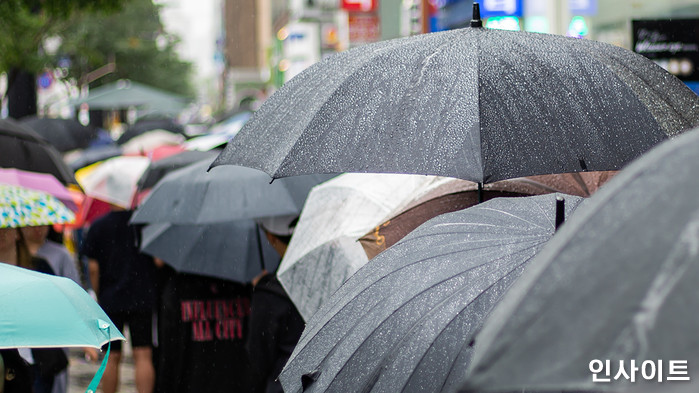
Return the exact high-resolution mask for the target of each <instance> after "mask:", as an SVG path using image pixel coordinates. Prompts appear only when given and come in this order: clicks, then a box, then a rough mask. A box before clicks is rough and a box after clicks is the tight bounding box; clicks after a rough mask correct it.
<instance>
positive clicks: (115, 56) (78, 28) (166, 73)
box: [59, 0, 193, 97]
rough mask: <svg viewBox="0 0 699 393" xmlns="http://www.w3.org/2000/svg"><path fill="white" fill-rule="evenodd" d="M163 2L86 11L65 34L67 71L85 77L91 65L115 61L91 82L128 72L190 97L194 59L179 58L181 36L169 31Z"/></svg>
mask: <svg viewBox="0 0 699 393" xmlns="http://www.w3.org/2000/svg"><path fill="white" fill-rule="evenodd" d="M159 8H160V6H158V5H155V4H153V2H152V1H151V0H127V1H126V2H125V3H124V6H123V7H122V9H121V10H120V11H119V12H116V13H111V14H103V15H97V16H96V15H90V14H83V15H81V16H80V17H79V18H78V19H77V20H75V21H74V23H73V24H72V25H71V26H70V27H69V28H67V29H66V30H64V31H63V33H62V34H61V36H62V44H61V48H60V50H59V57H67V58H69V59H70V67H69V69H68V77H72V78H75V80H77V81H79V83H84V82H86V76H87V75H88V74H89V73H90V72H91V71H94V70H96V69H99V67H102V66H105V65H106V64H110V63H113V64H114V65H115V70H114V71H113V72H111V73H109V74H106V75H104V76H103V77H101V78H99V79H96V80H95V81H94V82H92V83H91V84H90V86H91V87H97V86H100V85H102V84H105V83H109V82H113V81H115V80H117V79H122V78H125V79H131V80H134V81H136V82H141V83H143V84H146V85H150V86H153V87H157V88H160V89H163V90H167V91H170V92H173V93H177V94H180V95H183V96H187V97H191V96H192V95H193V89H192V85H191V82H190V75H191V70H192V65H191V64H190V63H188V62H184V61H182V60H180V59H179V57H178V55H177V53H176V51H175V45H176V44H177V42H178V38H177V37H176V36H173V35H170V34H168V33H166V32H165V30H164V28H163V24H162V22H161V21H160V14H159Z"/></svg>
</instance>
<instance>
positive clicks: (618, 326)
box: [468, 129, 699, 392]
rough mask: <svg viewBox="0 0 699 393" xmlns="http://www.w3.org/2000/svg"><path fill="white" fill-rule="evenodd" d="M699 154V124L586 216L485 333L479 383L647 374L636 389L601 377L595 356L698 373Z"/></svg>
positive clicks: (551, 382) (575, 381)
mask: <svg viewBox="0 0 699 393" xmlns="http://www.w3.org/2000/svg"><path fill="white" fill-rule="evenodd" d="M697 152H699V129H696V130H693V131H691V132H689V133H687V134H685V135H683V136H680V137H678V138H676V139H675V140H673V141H670V142H666V143H664V144H663V145H661V146H659V147H658V148H657V149H654V150H653V151H651V152H649V153H648V154H647V155H645V156H644V157H642V158H640V159H638V160H637V161H636V162H635V163H633V164H632V165H630V166H629V167H628V168H626V169H625V170H623V171H621V172H620V173H619V174H618V175H617V176H616V177H615V178H613V179H612V180H611V181H610V182H609V183H607V184H606V185H605V186H604V187H603V188H601V189H600V191H599V192H598V193H597V194H595V195H593V196H592V197H591V198H590V199H589V201H586V205H585V206H584V207H581V208H580V209H578V211H576V213H575V215H574V216H573V217H572V218H571V219H570V221H569V222H568V223H566V225H564V226H563V228H562V229H561V230H560V231H559V232H558V233H557V234H556V236H554V238H553V239H551V241H550V242H549V243H548V244H547V246H546V248H545V249H544V250H542V252H541V253H540V254H539V255H538V256H537V258H536V259H535V260H533V261H532V263H531V264H530V267H529V268H528V269H527V271H526V272H525V274H524V275H523V276H522V277H521V279H520V280H518V282H517V284H516V285H515V286H513V287H512V290H511V291H509V292H508V293H507V295H506V296H505V297H504V298H503V301H502V303H501V304H500V305H499V306H498V308H496V310H495V311H494V312H493V313H492V315H491V317H490V318H489V319H488V321H487V322H486V323H485V325H484V327H483V330H482V332H481V333H480V334H479V335H478V336H477V337H476V348H475V354H474V360H473V364H472V368H471V370H470V374H471V375H470V377H469V385H468V390H470V391H478V392H481V391H485V390H495V391H511V390H517V391H519V390H521V389H539V388H553V389H593V390H594V389H600V390H601V389H605V390H610V389H616V390H624V389H626V388H631V387H633V388H634V389H635V388H636V387H637V386H638V385H639V384H640V383H641V381H644V380H645V379H644V378H641V376H640V371H639V374H638V377H637V380H636V383H635V384H628V385H626V386H625V385H624V383H625V382H626V383H628V381H626V380H625V379H624V377H621V378H620V379H618V380H614V379H612V380H611V382H610V383H594V382H593V381H592V373H591V371H590V362H591V361H593V360H595V359H598V360H601V361H603V362H605V361H606V360H610V361H611V369H607V371H608V372H610V373H611V376H612V377H614V376H615V374H616V373H618V370H619V362H624V363H625V367H626V371H627V372H629V371H630V367H631V363H630V362H631V360H633V361H634V362H635V363H636V364H637V365H638V366H641V365H642V364H643V362H645V361H648V360H650V361H654V362H656V367H657V361H658V360H662V361H663V362H664V364H663V370H664V371H663V374H664V376H663V378H665V377H667V375H668V372H669V371H670V370H669V364H668V363H667V362H668V361H669V360H685V361H688V364H689V374H690V377H691V378H692V380H694V379H695V378H696V376H697V374H696V367H697V365H699V335H698V334H697V331H699V313H697V312H696V310H698V309H699V291H697V283H698V282H699V198H698V196H699V175H698V174H699V159H697V158H698V157H699V156H698V155H697V154H698V153H697ZM646 367H648V368H650V366H649V365H648V366H646ZM594 368H595V369H597V368H598V367H597V366H596V365H595V367H594ZM605 368H606V366H605ZM646 371H647V374H648V373H649V372H650V371H648V370H646ZM680 376H681V375H680ZM599 377H601V378H605V375H604V372H603V373H600V374H599ZM665 385H668V384H667V383H665ZM669 385H670V386H672V385H673V383H672V381H670V383H669ZM659 387H662V385H654V390H655V391H657V388H659Z"/></svg>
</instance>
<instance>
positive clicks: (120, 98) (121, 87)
mask: <svg viewBox="0 0 699 393" xmlns="http://www.w3.org/2000/svg"><path fill="white" fill-rule="evenodd" d="M81 104H88V105H89V106H90V109H106V110H110V109H127V108H129V107H138V108H141V109H145V110H151V111H154V112H161V113H166V114H167V113H171V114H176V113H178V112H179V111H181V110H182V109H183V108H184V107H185V104H186V103H185V100H184V98H183V97H180V96H178V95H177V94H174V93H170V92H167V91H164V90H160V89H156V88H154V87H150V86H146V85H143V84H141V83H137V82H134V81H131V80H128V79H120V80H118V81H116V82H113V83H109V84H106V85H103V86H100V87H97V88H94V89H92V90H90V93H89V95H88V96H87V97H85V98H82V99H79V100H76V101H74V102H73V105H74V106H80V105H81Z"/></svg>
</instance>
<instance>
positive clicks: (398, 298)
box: [279, 194, 582, 393]
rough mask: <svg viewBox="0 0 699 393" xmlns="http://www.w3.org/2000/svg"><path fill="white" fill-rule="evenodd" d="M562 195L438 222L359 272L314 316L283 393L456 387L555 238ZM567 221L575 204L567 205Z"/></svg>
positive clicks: (491, 206) (506, 202) (284, 376)
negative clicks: (491, 322)
mask: <svg viewBox="0 0 699 393" xmlns="http://www.w3.org/2000/svg"><path fill="white" fill-rule="evenodd" d="M561 196H563V195H562V194H549V195H542V196H534V197H524V198H496V199H493V200H490V201H487V202H484V203H482V204H479V205H476V206H474V207H472V208H469V209H465V210H461V211H458V212H453V213H448V214H444V215H441V216H439V217H436V218H434V219H432V220H430V221H428V222H426V223H425V224H423V225H421V226H420V227H419V228H418V229H416V230H415V231H413V232H412V233H410V234H409V235H408V236H406V237H405V238H404V239H403V240H401V241H400V242H399V243H398V244H396V245H395V246H393V247H391V248H390V249H388V250H386V252H384V253H382V254H380V255H379V256H377V257H376V258H374V259H373V260H372V261H371V263H368V264H366V265H365V266H364V267H363V268H361V269H360V270H359V271H358V272H357V273H355V274H354V275H353V276H352V277H350V278H349V280H347V282H346V283H345V284H343V285H342V287H341V288H340V289H338V291H337V292H336V293H334V294H333V295H332V296H331V297H330V299H328V301H327V302H326V303H325V304H324V305H323V306H322V307H321V309H320V310H319V311H318V312H317V313H316V314H315V315H313V317H312V318H311V320H310V321H308V324H307V325H306V329H305V330H304V332H303V335H302V336H301V339H300V341H299V343H298V344H297V346H296V348H295V349H294V352H293V354H292V355H291V357H290V359H289V362H288V363H287V365H286V367H285V368H284V370H283V371H282V373H281V375H280V376H279V380H280V381H281V383H282V385H283V387H284V391H285V392H301V391H304V392H324V391H333V392H347V391H362V392H369V391H371V392H391V393H393V392H442V391H450V390H451V389H453V388H454V387H455V386H459V384H460V382H462V381H463V377H464V373H463V370H465V369H466V366H467V365H468V364H469V361H470V359H471V353H472V348H471V346H470V345H469V344H470V342H471V339H472V337H473V335H474V333H475V332H476V330H477V329H478V328H479V326H480V324H481V322H482V320H483V319H484V318H485V316H486V315H487V314H488V313H489V311H490V310H491V309H492V308H493V306H494V304H496V303H497V302H498V300H499V299H500V297H501V296H502V294H503V293H505V291H506V290H507V288H508V287H509V286H510V284H511V283H512V282H513V281H514V280H515V279H516V278H517V277H518V276H519V275H520V274H521V272H522V271H523V270H525V267H526V266H527V264H528V261H529V260H530V259H531V258H532V257H533V256H534V255H536V253H537V252H538V250H539V249H541V247H542V246H543V245H544V244H545V243H546V241H547V240H548V239H550V238H551V236H552V235H553V233H554V231H555V227H554V222H555V216H556V199H557V197H561ZM565 199H566V206H565V212H566V213H568V214H569V213H570V212H571V211H572V210H573V209H574V207H575V206H576V205H577V204H578V203H579V201H580V200H582V198H579V197H575V196H565Z"/></svg>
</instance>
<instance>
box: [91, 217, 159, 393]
mask: <svg viewBox="0 0 699 393" xmlns="http://www.w3.org/2000/svg"><path fill="white" fill-rule="evenodd" d="M132 213H133V212H132V211H127V210H123V209H119V208H118V207H114V208H113V211H111V212H109V213H107V214H106V215H105V216H103V217H100V218H99V219H97V220H95V222H93V223H92V225H91V226H90V229H89V230H88V232H87V235H86V237H85V241H84V242H83V244H82V254H83V255H85V256H86V257H87V258H88V266H89V272H90V282H91V284H92V288H93V289H94V291H95V293H96V294H97V299H98V302H99V304H100V306H101V307H102V309H104V311H105V312H106V313H107V315H108V316H109V318H110V319H111V320H112V322H114V324H115V325H116V328H117V329H119V330H120V331H123V329H124V326H125V325H128V327H129V334H130V339H131V340H130V341H131V346H132V348H133V359H134V373H135V382H136V389H137V390H138V392H139V393H151V392H152V391H153V388H154V385H155V369H154V367H153V337H152V328H153V316H154V306H155V296H156V292H157V291H156V288H155V285H156V278H155V269H156V268H155V265H154V264H153V259H152V258H151V257H149V256H147V255H145V254H142V253H141V252H140V251H139V249H138V245H137V241H136V240H137V229H136V228H135V227H134V226H131V225H129V220H130V219H131V214H132ZM111 345H112V347H111V354H110V357H109V360H108V362H107V368H106V369H105V372H104V376H103V378H102V389H103V391H104V392H105V393H114V392H116V391H117V389H118V386H119V366H120V363H121V354H122V351H121V341H114V342H112V343H111Z"/></svg>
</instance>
